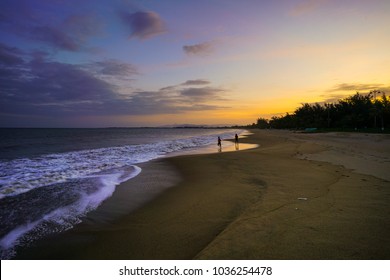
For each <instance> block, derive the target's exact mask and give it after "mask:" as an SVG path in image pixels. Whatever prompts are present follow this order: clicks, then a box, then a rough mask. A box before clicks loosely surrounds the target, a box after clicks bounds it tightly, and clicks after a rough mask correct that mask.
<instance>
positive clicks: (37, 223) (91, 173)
mask: <svg viewBox="0 0 390 280" xmlns="http://www.w3.org/2000/svg"><path fill="white" fill-rule="evenodd" d="M243 132H244V131H243V130H233V129H199V128H197V129H194V128H104V129H103V128H102V129H16V128H15V129H8V128H7V129H6V128H3V129H0V256H1V259H10V258H12V257H14V256H15V254H16V249H17V248H18V247H24V246H29V245H31V244H33V243H34V241H36V240H38V239H41V238H44V237H45V236H48V235H50V234H55V233H59V232H63V231H66V230H68V229H71V228H72V227H74V225H76V224H78V223H80V222H81V218H82V217H84V216H85V215H86V214H87V213H88V212H90V211H92V210H94V209H96V208H97V207H99V205H100V204H101V203H102V202H103V201H104V200H106V199H107V198H109V197H110V196H111V195H112V194H113V193H114V191H115V188H116V186H117V185H119V184H120V183H122V182H124V181H127V180H131V179H132V178H134V177H135V176H137V175H138V174H139V173H140V172H142V170H141V168H140V167H139V166H138V165H137V164H139V163H143V162H147V161H150V160H153V159H157V158H161V157H166V156H170V155H172V154H180V153H188V152H196V151H198V150H199V149H202V148H206V147H210V146H215V150H217V148H216V146H217V145H216V144H217V137H218V136H220V137H221V138H222V139H233V138H234V135H235V134H236V133H237V134H240V133H243Z"/></svg>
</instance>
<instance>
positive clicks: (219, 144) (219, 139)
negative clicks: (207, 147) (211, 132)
mask: <svg viewBox="0 0 390 280" xmlns="http://www.w3.org/2000/svg"><path fill="white" fill-rule="evenodd" d="M218 148H219V151H222V143H221V137H219V136H218Z"/></svg>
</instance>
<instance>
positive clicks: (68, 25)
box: [0, 1, 103, 52]
mask: <svg viewBox="0 0 390 280" xmlns="http://www.w3.org/2000/svg"><path fill="white" fill-rule="evenodd" d="M40 4H41V3H35V4H32V3H31V2H29V1H8V3H7V2H6V3H5V4H2V6H1V9H0V27H2V29H3V31H4V32H8V33H10V34H12V35H13V36H15V35H17V36H19V37H22V38H24V39H29V40H34V41H39V42H42V43H44V44H45V45H46V46H50V47H53V48H55V49H58V50H65V51H71V52H76V51H81V50H88V49H89V48H87V47H86V43H87V41H88V39H90V38H91V37H93V36H97V35H99V34H101V32H102V27H103V24H102V23H101V21H100V20H99V19H98V18H97V16H96V14H94V13H89V12H85V13H83V14H75V13H72V14H65V13H66V10H65V9H64V13H62V11H60V9H61V6H60V5H58V3H57V4H55V3H54V4H52V3H49V2H48V3H46V4H45V5H43V6H41V5H40ZM46 5H47V6H46ZM48 7H50V9H48ZM54 13H55V16H54Z"/></svg>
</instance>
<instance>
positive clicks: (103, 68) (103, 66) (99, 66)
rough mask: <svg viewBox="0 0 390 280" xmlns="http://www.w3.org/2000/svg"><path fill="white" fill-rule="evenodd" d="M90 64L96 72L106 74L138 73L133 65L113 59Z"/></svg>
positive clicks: (127, 74)
mask: <svg viewBox="0 0 390 280" xmlns="http://www.w3.org/2000/svg"><path fill="white" fill-rule="evenodd" d="M90 66H91V67H92V68H94V69H95V71H96V73H97V74H102V75H108V76H120V77H129V76H133V75H136V74H139V72H138V70H137V68H136V67H135V66H134V65H132V64H130V63H125V62H122V61H118V60H115V59H108V60H104V61H99V62H95V63H92V64H91V65H90Z"/></svg>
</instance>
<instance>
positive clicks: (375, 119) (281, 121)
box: [251, 90, 390, 131]
mask: <svg viewBox="0 0 390 280" xmlns="http://www.w3.org/2000/svg"><path fill="white" fill-rule="evenodd" d="M251 126H252V127H256V128H277V129H354V130H360V129H378V130H382V131H383V130H385V129H387V128H390V97H388V96H386V94H385V92H383V91H378V90H375V91H371V92H370V93H368V94H360V93H359V92H357V93H356V94H354V95H352V96H349V97H346V98H344V99H341V100H339V101H338V102H336V103H323V104H320V103H315V104H309V103H303V104H302V105H301V107H299V108H297V109H296V110H295V111H294V112H293V113H286V114H285V115H283V116H274V117H272V118H271V119H269V120H268V119H265V118H259V119H257V122H256V123H253V124H252V125H251Z"/></svg>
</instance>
